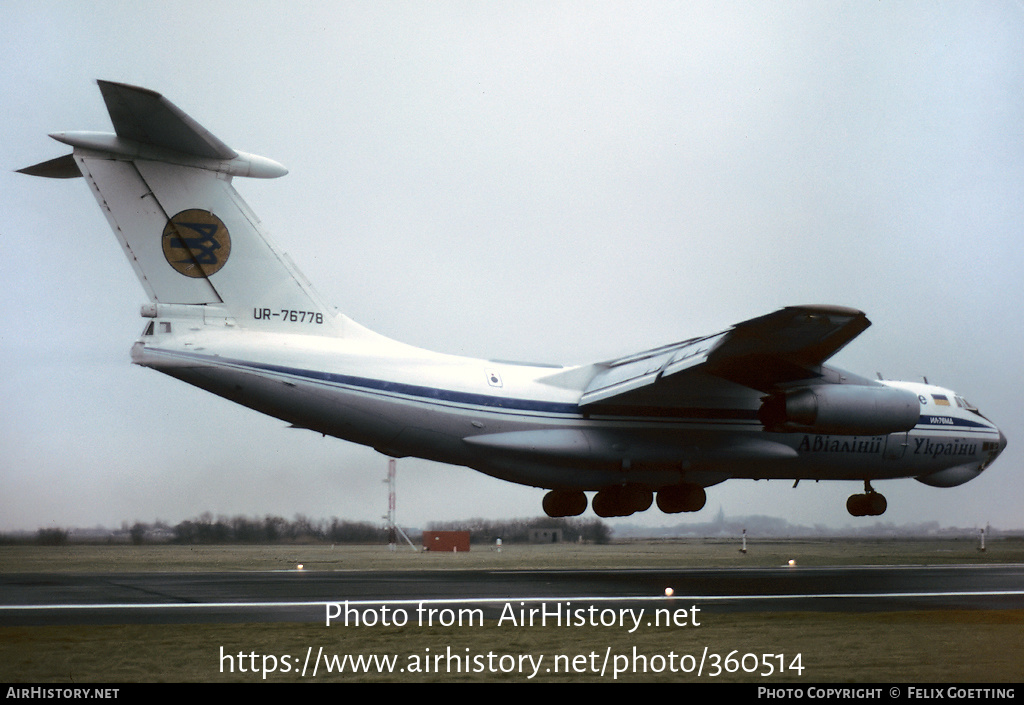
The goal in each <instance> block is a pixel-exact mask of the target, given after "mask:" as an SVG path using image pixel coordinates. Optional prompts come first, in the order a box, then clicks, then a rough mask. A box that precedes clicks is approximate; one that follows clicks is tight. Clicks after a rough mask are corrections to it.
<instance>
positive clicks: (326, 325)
mask: <svg viewBox="0 0 1024 705" xmlns="http://www.w3.org/2000/svg"><path fill="white" fill-rule="evenodd" d="M100 89H101V91H102V93H103V98H104V100H105V102H106V104H107V109H108V111H109V112H110V116H111V120H112V122H113V124H114V129H115V131H116V134H113V135H110V134H100V133H87V132H64V133H58V134H54V135H52V136H53V137H54V138H55V139H57V140H59V141H61V142H64V143H66V144H69V145H71V146H72V147H74V152H73V159H74V166H77V171H78V172H79V173H80V174H81V175H82V176H83V177H85V180H86V181H87V182H88V184H89V186H90V188H91V189H92V192H93V195H94V196H95V197H96V200H97V202H98V203H99V205H100V208H101V209H102V210H103V213H104V215H105V216H106V218H107V221H108V222H109V223H110V227H111V228H112V229H113V231H114V234H115V235H116V236H117V238H118V241H119V242H120V243H121V247H122V249H123V250H124V253H125V255H126V256H127V257H128V261H129V262H130V263H131V265H132V267H133V269H134V270H135V273H136V275H137V276H138V278H139V281H140V282H141V283H142V286H143V288H144V289H145V291H146V294H147V295H148V296H149V298H150V301H152V302H153V303H156V304H190V305H202V306H208V307H211V308H216V309H218V314H219V316H220V317H223V318H227V319H229V320H232V321H233V322H234V323H235V324H236V325H239V326H242V327H246V328H256V329H262V330H270V331H286V332H292V333H321V334H328V335H334V334H338V333H340V332H341V331H340V326H341V324H342V317H340V316H337V315H336V314H335V312H334V311H333V310H330V309H329V308H328V307H327V306H326V305H325V304H324V303H323V301H322V300H321V299H320V297H319V296H318V295H317V294H316V293H315V292H314V291H313V289H312V287H311V286H310V285H309V283H308V281H307V280H306V279H305V278H304V277H303V276H302V275H301V274H300V273H299V272H298V271H297V270H296V269H295V267H294V265H292V264H291V262H290V260H288V258H287V257H286V256H285V254H284V253H283V252H281V251H280V250H279V249H278V248H277V247H276V246H275V245H274V244H273V242H272V241H271V239H270V237H269V236H268V234H267V232H266V231H265V230H264V228H263V226H262V224H261V223H260V221H259V219H258V218H257V217H256V215H255V214H254V213H253V212H252V210H251V209H250V208H249V206H248V205H247V204H246V203H245V201H243V200H242V198H241V196H239V195H238V192H237V191H235V189H234V188H233V186H232V185H231V179H232V177H233V176H256V177H264V178H266V177H275V176H281V175H283V174H285V173H287V171H286V170H285V169H284V167H282V166H281V165H279V164H277V163H276V162H274V161H272V160H269V159H266V158H264V157H259V156H256V155H251V154H246V153H244V152H239V151H237V150H234V149H232V148H230V147H228V146H227V145H226V144H224V143H223V142H221V141H220V140H219V139H217V138H216V137H214V136H213V135H212V134H210V133H209V132H208V131H207V130H206V129H204V128H203V127H202V126H201V125H199V124H198V123H196V122H195V121H194V120H193V119H192V118H190V117H189V116H188V115H186V114H185V113H184V112H182V111H181V110H180V109H179V108H177V107H176V106H174V105H173V104H172V103H170V101H168V100H167V99H166V98H164V97H163V96H161V95H160V94H159V93H155V92H153V91H149V90H146V89H143V88H136V87H134V86H127V85H124V84H119V83H110V82H106V81H101V82H100ZM23 171H25V173H30V174H37V175H42V176H64V177H67V176H75V175H76V174H75V173H74V169H73V168H71V164H70V163H69V162H68V161H67V158H61V159H59V160H51V161H50V162H46V163H44V164H42V165H37V166H36V167H29V168H28V169H26V170H23Z"/></svg>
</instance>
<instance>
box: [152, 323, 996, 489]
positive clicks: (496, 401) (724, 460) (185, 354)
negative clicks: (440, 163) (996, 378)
mask: <svg viewBox="0 0 1024 705" xmlns="http://www.w3.org/2000/svg"><path fill="white" fill-rule="evenodd" d="M156 323H157V325H156V326H154V327H153V328H152V333H151V334H149V335H144V336H142V337H141V338H140V339H139V341H138V342H137V343H136V345H135V347H134V348H133V351H132V356H133V360H134V361H135V362H136V363H138V364H140V365H144V366H147V367H152V368H154V369H157V370H160V371H162V372H164V373H166V374H169V375H171V376H174V377H176V378H178V379H181V380H184V381H186V382H188V383H190V384H193V385H196V386H198V387H201V388H203V389H206V390H209V391H211V392H213V393H215V394H218V395H220V396H223V397H226V398H228V399H231V400H233V401H236V402H238V403H241V404H244V405H246V406H249V407H251V408H253V409H257V410H259V411H261V412H263V413H266V414H269V415H272V416H275V417H277V418H280V419H283V420H285V421H287V422H289V423H291V424H293V425H295V426H298V427H301V428H308V429H311V430H313V431H316V432H319V433H323V434H326V435H331V436H336V437H338V438H342V439H345V440H349V441H353V442H356V443H360V444H364V445H368V446H372V447H374V448H376V449H377V450H379V451H381V452H382V453H385V454H388V455H391V456H395V457H402V456H416V457H422V458H428V459H431V460H437V461H441V462H445V463H451V464H456V465H465V466H469V467H472V468H475V469H477V470H481V471H483V472H486V473H488V474H491V475H494V476H496V477H500V478H502V479H505V480H510V481H513V482H518V483H521V484H528V485H534V486H538V487H545V488H559V489H586V490H596V489H600V488H602V487H607V486H613V485H617V484H626V483H639V484H644V485H648V486H653V487H660V486H668V485H674V484H679V483H681V482H687V483H693V484H698V485H702V486H705V487H706V486H709V485H712V484H716V483H718V482H721V481H723V480H725V479H728V478H730V477H743V478H755V479H760V478H789V479H831V480H838V479H847V480H865V479H866V480H874V479H886V478H896V477H918V478H923V481H925V482H928V481H929V480H928V478H929V476H930V477H932V478H933V481H932V482H930V483H929V484H938V485H942V486H948V485H954V484H960V483H962V482H965V481H967V480H968V479H971V478H973V477H975V476H976V475H977V474H978V473H980V472H981V470H983V469H984V467H985V466H986V464H987V463H988V462H989V461H990V460H991V459H992V458H994V457H995V454H998V451H999V450H1001V448H1002V445H1003V443H1004V441H1003V440H1002V437H1001V434H1000V432H999V430H998V429H997V428H996V427H995V426H994V425H993V424H992V423H990V422H989V421H987V420H986V419H985V418H984V417H982V416H981V415H980V414H978V413H976V412H975V411H972V410H969V409H968V408H965V407H964V406H961V405H960V400H959V398H957V397H956V395H955V394H954V393H953V392H951V391H949V390H946V389H942V388H939V387H934V386H931V385H925V384H913V383H899V382H886V383H885V384H887V385H891V386H895V387H900V388H903V389H908V390H910V391H913V392H914V393H915V394H917V395H918V397H919V399H920V400H921V416H920V420H919V422H918V424H917V426H916V427H915V428H913V429H912V430H910V431H909V432H907V433H893V434H885V435H862V436H848V435H835V434H820V433H819V434H816V433H801V432H795V433H779V432H766V431H765V430H764V427H763V425H762V424H761V423H760V422H759V421H758V419H757V409H758V407H759V405H760V403H761V399H762V395H761V394H760V393H759V392H757V391H755V390H752V389H749V388H746V387H742V386H740V385H724V387H723V384H722V382H721V380H715V385H713V386H714V387H715V388H716V389H719V390H721V389H723V388H724V389H725V390H726V391H725V392H723V391H719V392H718V395H717V397H716V398H712V399H709V398H708V397H707V395H706V394H705V393H704V392H705V390H702V389H699V388H695V389H694V394H693V400H692V402H693V403H692V404H691V403H688V401H687V400H686V399H683V400H680V401H678V403H677V404H676V405H675V406H674V407H673V409H672V410H671V411H668V412H666V411H664V410H659V409H655V408H651V409H645V408H637V409H635V410H632V411H631V412H630V413H628V414H624V413H622V412H621V410H619V411H616V412H615V413H614V414H612V413H603V414H599V413H593V412H589V413H588V411H587V410H586V409H583V408H581V407H580V405H579V401H580V397H581V394H582V393H583V390H584V388H585V387H586V385H587V382H588V381H589V380H590V379H591V378H592V377H593V376H594V374H595V373H596V369H595V366H581V367H570V368H563V367H558V366H538V365H523V364H517V363H509V362H497V361H488V360H478V359H472V358H465V357H459V356H453V355H445V354H441V353H434V352H430V351H426V350H421V349H418V348H414V347H411V346H408V345H404V344H401V343H397V342H395V341H392V340H389V339H387V338H384V337H382V336H379V335H377V334H373V333H370V332H368V331H365V332H363V334H358V335H351V334H350V335H348V336H346V337H323V336H314V335H304V334H288V333H266V332H258V331H252V330H245V329H240V328H236V327H233V326H225V325H217V324H214V325H210V324H204V323H203V322H202V321H196V320H189V319H187V318H186V319H173V318H172V319H167V320H166V321H164V320H158V321H156ZM162 329H163V330H162ZM699 386H700V385H699V384H698V385H696V387H699ZM709 386H711V385H709ZM935 395H940V396H941V397H944V398H945V399H947V400H948V404H949V405H948V406H939V405H937V403H936V401H935ZM943 473H945V474H943Z"/></svg>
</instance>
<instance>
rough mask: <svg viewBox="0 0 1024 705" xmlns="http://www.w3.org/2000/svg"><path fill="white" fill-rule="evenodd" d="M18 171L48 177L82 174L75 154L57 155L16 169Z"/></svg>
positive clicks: (71, 176) (72, 176)
mask: <svg viewBox="0 0 1024 705" xmlns="http://www.w3.org/2000/svg"><path fill="white" fill-rule="evenodd" d="M18 173H19V174H28V175H29V176H43V177H46V178H49V179H74V178H76V177H79V176H81V175H82V172H81V171H80V170H79V168H78V164H76V163H75V155H73V154H66V155H64V156H63V157H57V158H56V159H50V160H49V161H45V162H40V163H39V164H33V165H32V166H27V167H25V168H24V169H18Z"/></svg>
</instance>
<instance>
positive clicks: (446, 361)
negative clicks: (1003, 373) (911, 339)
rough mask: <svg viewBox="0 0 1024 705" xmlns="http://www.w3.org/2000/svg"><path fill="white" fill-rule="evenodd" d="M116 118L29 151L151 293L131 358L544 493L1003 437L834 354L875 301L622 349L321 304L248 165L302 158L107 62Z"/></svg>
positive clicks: (915, 454)
mask: <svg viewBox="0 0 1024 705" xmlns="http://www.w3.org/2000/svg"><path fill="white" fill-rule="evenodd" d="M99 88H100V92H101V93H102V95H103V100H104V101H105V102H106V106H107V110H108V112H109V113H110V118H111V121H112V122H113V125H114V134H106V133H97V132H58V133H54V134H52V135H51V137H53V138H54V139H56V140H58V141H60V142H63V143H64V144H67V145H70V146H71V147H72V148H73V152H72V153H71V154H69V155H67V156H64V157H59V158H57V159H53V160H50V161H48V162H43V163H41V164H37V165H35V166H32V167H28V168H26V169H23V170H21V171H23V172H24V173H28V174H33V175H37V176H49V177H56V178H70V177H79V176H81V177H84V178H85V181H86V183H88V184H89V187H90V188H91V189H92V192H93V195H94V196H95V197H96V200H97V202H98V203H99V205H100V208H101V209H102V211H103V213H104V215H105V216H106V218H107V221H108V222H109V224H110V227H111V228H112V229H113V231H114V234H115V236H116V237H117V239H118V241H119V242H120V243H121V246H122V248H123V250H124V253H125V255H127V257H128V261H129V262H130V263H131V265H132V268H133V269H134V270H135V274H136V275H137V276H138V278H139V281H140V282H141V283H142V287H143V289H145V291H146V294H147V295H148V296H149V303H146V304H143V305H142V311H141V312H142V317H143V318H144V319H147V320H146V321H145V327H144V330H143V331H142V335H141V336H140V337H139V338H138V340H137V341H135V343H134V345H133V346H132V349H131V357H132V360H133V361H134V362H135V363H136V364H138V365H142V366H144V367H150V368H153V369H155V370H158V371H160V372H163V373H165V374H168V375H170V376H172V377H175V378H177V379H180V380H182V381H184V382H188V383H189V384H192V385H195V386H196V387H200V388H201V389H205V390H207V391H210V392H213V393H214V394H217V395H220V396H222V397H225V398H227V399H230V400H232V401H234V402H237V403H239V404H242V405H244V406H247V407H250V408H252V409H255V410H257V411H260V412H263V413H264V414H269V415H271V416H274V417H276V418H278V419H282V420H284V421H285V422H287V423H289V424H291V425H293V426H296V427H299V428H306V429H310V430H313V431H316V432H319V433H321V434H325V435H330V436H336V437H338V438H342V439H345V440H347V441H352V442H354V443H360V444H364V445H367V446H371V447H373V448H375V449H376V450H378V451H379V452H381V453H383V454H385V455H388V456H391V457H408V456H414V457H419V458H427V459H430V460H436V461H439V462H443V463H450V464H453V465H464V466H467V467H470V468H473V469H475V470H479V471H480V472H483V473H486V474H488V475H492V476H494V477H497V478H501V479H503V480H508V481H510V482H516V483H520V484H523V485H532V486H535V487H540V488H545V489H547V490H549V491H548V492H547V494H546V495H545V496H544V500H543V506H544V511H545V512H546V513H547V514H548V515H550V516H555V517H561V516H576V515H579V514H582V513H583V512H584V511H586V508H587V503H588V496H587V494H586V493H587V492H593V493H595V494H593V496H592V498H591V499H590V505H591V507H592V509H593V511H594V513H596V514H597V515H598V516H601V517H613V516H628V515H630V514H633V513H634V512H641V511H645V510H647V509H648V508H650V506H651V504H652V503H654V502H657V505H658V507H659V508H660V509H661V510H662V511H663V512H667V513H676V512H693V511H697V510H699V509H701V508H702V507H703V506H704V503H705V500H706V494H705V488H707V487H711V486H713V485H716V484H718V483H720V482H723V481H724V480H728V479H731V478H750V479H786V480H794V481H796V482H799V481H800V480H816V481H817V480H854V481H857V482H863V483H864V491H863V492H862V493H858V494H854V495H852V496H851V497H850V498H849V500H848V501H847V509H848V511H849V512H850V514H852V515H854V516H877V515H879V514H882V513H883V512H884V511H885V509H886V504H887V503H886V500H885V497H884V496H883V495H882V494H880V493H879V492H877V491H876V490H875V489H874V488H873V487H872V486H871V483H872V482H873V481H878V480H888V479H893V478H905V477H913V478H916V479H917V480H919V481H921V482H923V483H925V484H926V485H932V486H935V487H953V486H955V485H960V484H962V483H964V482H967V481H968V480H972V479H974V478H975V477H977V476H978V475H979V474H980V473H981V472H982V471H983V470H984V469H985V468H987V467H988V466H989V465H990V464H991V463H992V461H993V460H995V458H996V457H997V456H998V455H999V454H1000V452H1002V450H1003V448H1004V447H1005V446H1006V438H1005V437H1004V436H1003V434H1002V433H1001V432H1000V430H999V429H998V428H997V427H996V426H995V425H994V424H993V423H992V422H991V421H989V420H988V419H986V418H985V417H984V416H982V415H981V413H980V412H979V411H978V409H977V408H975V407H974V406H972V405H971V404H969V403H968V402H967V401H966V400H965V399H964V398H963V397H962V396H960V395H958V394H956V393H955V392H953V391H951V390H949V389H944V388H941V387H936V386H933V385H930V384H926V383H911V382H894V381H888V380H882V379H868V378H864V377H860V376H857V375H855V374H850V373H848V372H844V371H841V370H838V369H835V368H832V367H829V366H826V365H825V362H826V361H827V360H828V359H829V358H831V357H832V356H833V355H834V354H835V353H836V352H837V351H839V350H840V349H841V348H843V347H844V346H845V345H846V344H847V343H849V342H850V341H851V340H853V339H854V338H855V337H857V335H859V334H860V333H861V332H862V331H864V329H866V328H867V327H868V326H869V325H870V322H869V321H868V319H867V317H866V316H865V315H864V314H863V313H862V312H860V311H857V310H855V309H851V308H845V307H840V306H823V305H812V306H791V307H787V308H784V309H782V310H779V311H775V312H774V313H769V314H767V315H764V316H761V317H759V318H754V319H751V320H749V321H744V322H743V323H738V324H736V325H735V326H733V327H732V328H730V329H729V330H726V331H724V332H721V333H716V334H714V335H707V336H703V337H698V338H691V339H689V340H684V341H682V342H678V343H673V344H670V345H665V346H662V347H659V348H655V349H653V350H647V351H644V352H639V353H636V354H635V355H629V356H627V357H623V358H619V359H616V360H608V361H605V362H598V363H594V364H589V365H580V366H574V367H562V366H558V365H536V364H520V363H515V362H507V361H503V360H477V359H470V358H466V357H459V356H454V355H447V354H441V353H435V352H430V351H427V350H422V349H419V348H415V347H412V346H410V345H406V344H403V343H399V342H396V341H394V340H390V339H388V338H386V337H384V336H382V335H379V334H377V333H374V332H372V331H370V330H368V329H366V328H364V327H363V326H361V325H359V324H357V323H355V322H354V321H352V320H351V319H350V318H348V317H347V316H345V315H342V314H341V313H339V312H337V311H336V310H335V309H334V308H332V307H330V306H328V305H326V304H325V303H324V302H323V300H322V299H321V298H320V296H319V295H318V294H317V293H316V292H315V291H314V290H313V287H312V286H311V284H310V283H309V282H308V281H307V280H306V279H305V277H303V276H302V274H301V273H300V272H299V271H298V269H297V268H296V267H295V265H294V264H293V263H292V261H291V260H290V259H289V258H288V256H287V255H286V254H285V253H284V252H283V251H281V250H280V249H279V248H278V247H277V246H276V245H275V244H274V243H273V241H272V240H271V238H270V237H269V235H268V234H267V232H266V231H265V230H264V227H263V225H262V224H261V223H260V221H259V219H258V218H257V217H256V215H255V214H254V213H253V211H252V210H250V208H249V206H248V205H247V204H246V203H245V202H244V201H243V200H242V198H241V197H240V196H239V194H238V192H236V191H235V189H234V187H233V186H232V180H233V179H234V177H236V176H248V177H255V178H276V177H279V176H283V175H285V174H286V173H287V170H286V169H285V168H284V167H282V166H281V165H280V164H278V163H277V162H275V161H272V160H270V159H267V158H265V157H260V156H256V155H253V154H247V153H245V152H239V151H237V150H235V149H232V148H231V147H229V146H228V145H227V144H225V143H224V142H222V141H221V140H219V139H218V138H217V137H215V136H213V135H212V134H210V132H208V131H207V130H206V129H204V128H203V127H202V126H201V125H199V124H198V123H197V122H196V121H195V120H193V119H192V118H191V117H189V116H188V115H186V114H185V113H184V112H183V111H182V110H180V109H179V108H178V107H176V106H175V105H173V104H172V103H171V102H170V101H168V100H167V99H166V98H164V97H163V96H161V95H160V94H159V93H155V92H153V91H151V90H146V89H143V88H137V87H134V86H128V85H124V84H120V83H112V82H107V81H100V82H99Z"/></svg>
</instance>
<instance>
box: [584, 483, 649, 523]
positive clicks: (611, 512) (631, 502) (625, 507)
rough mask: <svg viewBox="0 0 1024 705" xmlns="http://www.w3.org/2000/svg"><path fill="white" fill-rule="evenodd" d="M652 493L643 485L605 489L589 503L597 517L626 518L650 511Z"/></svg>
mask: <svg viewBox="0 0 1024 705" xmlns="http://www.w3.org/2000/svg"><path fill="white" fill-rule="evenodd" d="M653 502H654V493H653V492H651V490H650V488H647V487H644V486H643V485H621V486H618V487H606V488H605V489H603V490H601V491H600V492H598V493H597V494H596V495H594V499H593V501H592V502H591V503H590V506H591V508H593V510H594V514H597V515H598V516H599V517H602V518H608V517H628V516H629V515H630V514H633V513H635V512H643V511H646V510H648V509H650V507H651V504H652V503H653Z"/></svg>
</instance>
